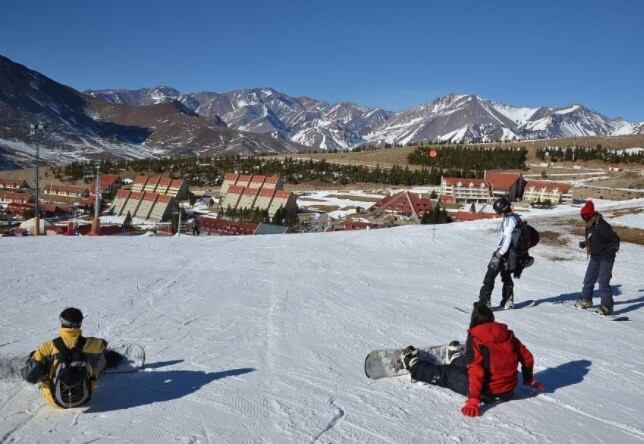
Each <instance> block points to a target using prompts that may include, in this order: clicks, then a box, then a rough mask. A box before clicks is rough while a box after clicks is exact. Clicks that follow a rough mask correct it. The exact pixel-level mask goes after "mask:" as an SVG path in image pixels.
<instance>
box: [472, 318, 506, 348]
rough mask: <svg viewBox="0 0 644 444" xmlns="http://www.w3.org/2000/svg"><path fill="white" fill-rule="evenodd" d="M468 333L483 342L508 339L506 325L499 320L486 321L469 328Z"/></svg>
mask: <svg viewBox="0 0 644 444" xmlns="http://www.w3.org/2000/svg"><path fill="white" fill-rule="evenodd" d="M469 333H470V334H471V335H472V336H474V337H475V338H477V339H478V340H480V341H481V342H483V343H486V342H487V343H490V342H492V343H494V342H505V341H508V340H509V339H510V336H511V332H510V330H508V326H507V325H505V324H501V323H500V322H486V323H484V324H479V325H477V326H476V327H473V328H470V329H469Z"/></svg>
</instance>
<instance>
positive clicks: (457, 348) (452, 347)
mask: <svg viewBox="0 0 644 444" xmlns="http://www.w3.org/2000/svg"><path fill="white" fill-rule="evenodd" d="M461 355H462V352H461V343H460V342H458V341H456V340H454V341H452V342H450V343H449V345H448V346H447V363H448V364H451V363H452V361H453V360H454V359H456V358H458V357H460V356H461Z"/></svg>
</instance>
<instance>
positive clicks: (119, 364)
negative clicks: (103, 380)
mask: <svg viewBox="0 0 644 444" xmlns="http://www.w3.org/2000/svg"><path fill="white" fill-rule="evenodd" d="M110 354H111V355H110ZM105 355H106V361H107V363H106V365H105V370H103V373H104V374H110V373H133V372H136V371H138V370H139V369H141V368H143V366H144V365H145V349H144V348H143V347H142V346H141V345H139V344H136V343H133V342H127V343H120V344H114V345H109V346H108V347H107V350H106V351H105Z"/></svg>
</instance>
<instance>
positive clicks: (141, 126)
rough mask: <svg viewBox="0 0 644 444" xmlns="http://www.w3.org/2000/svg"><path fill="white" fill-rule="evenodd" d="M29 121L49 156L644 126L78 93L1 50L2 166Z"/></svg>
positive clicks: (580, 115) (435, 106)
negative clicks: (38, 126)
mask: <svg viewBox="0 0 644 444" xmlns="http://www.w3.org/2000/svg"><path fill="white" fill-rule="evenodd" d="M34 121H43V122H45V123H46V124H47V125H48V130H47V131H46V132H45V133H44V134H43V135H42V136H41V137H40V138H39V139H38V143H39V144H40V146H42V147H43V148H46V149H44V150H43V153H42V154H41V156H42V157H43V158H44V160H45V161H49V162H65V161H70V160H75V159H76V160H78V159H91V158H96V157H101V156H106V155H111V156H113V157H117V158H140V157H148V156H162V155H222V154H235V153H237V154H252V153H288V152H302V151H311V150H346V149H352V148H354V147H356V146H359V145H363V144H371V145H384V144H407V143H411V142H420V141H449V142H487V141H497V140H520V139H551V138H561V137H577V136H593V135H598V136H610V135H628V134H644V122H627V121H625V120H624V119H621V118H616V119H611V118H608V117H606V116H604V115H602V114H600V113H598V112H597V111H593V110H591V109H588V108H586V107H584V106H582V105H579V104H574V105H570V106H566V107H561V108H555V107H536V108H535V107H533V108H530V107H518V106H512V105H507V104H503V103H499V102H495V101H492V100H488V99H485V98H482V97H479V96H477V95H472V94H469V95H465V94H456V93H453V94H449V95H447V96H444V97H439V98H437V99H436V100H434V101H432V102H430V103H426V104H423V105H420V106H417V107H415V108H411V109H408V110H404V111H400V112H397V113H396V112H392V111H387V110H383V109H380V108H370V107H365V106H360V105H357V104H354V103H350V102H340V103H335V104H330V103H328V102H325V101H323V100H317V99H314V98H310V97H292V96H289V95H287V94H284V93H282V92H279V91H276V90H274V89H273V88H256V89H243V90H234V91H230V92H226V93H217V92H210V91H203V92H196V93H188V94H182V93H181V92H179V91H178V90H176V89H174V88H171V87H168V86H159V87H155V88H144V89H136V90H123V89H102V90H87V91H84V92H80V91H77V90H75V89H73V88H70V87H68V86H65V85H62V84H60V83H57V82H55V81H54V80H51V79H49V78H47V77H45V76H44V75H42V74H40V73H38V72H36V71H32V70H30V69H28V68H27V67H25V66H22V65H19V64H17V63H14V62H13V61H11V60H9V59H8V58H5V57H2V56H0V169H7V168H11V167H15V166H20V165H29V164H31V163H33V158H34V155H35V148H34V146H35V141H36V139H34V137H32V136H31V135H30V134H29V129H28V124H29V123H30V122H34Z"/></svg>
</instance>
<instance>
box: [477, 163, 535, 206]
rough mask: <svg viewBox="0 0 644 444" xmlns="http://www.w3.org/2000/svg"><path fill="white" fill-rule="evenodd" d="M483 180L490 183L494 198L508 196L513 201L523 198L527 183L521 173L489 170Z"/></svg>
mask: <svg viewBox="0 0 644 444" xmlns="http://www.w3.org/2000/svg"><path fill="white" fill-rule="evenodd" d="M483 180H485V182H487V184H488V185H489V187H490V190H491V191H492V197H493V198H497V197H506V198H508V199H509V200H510V201H511V202H515V201H518V200H521V197H522V195H523V189H524V188H525V183H526V181H525V179H524V178H523V175H522V174H521V173H508V172H500V171H487V170H486V171H485V174H484V176H483Z"/></svg>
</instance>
